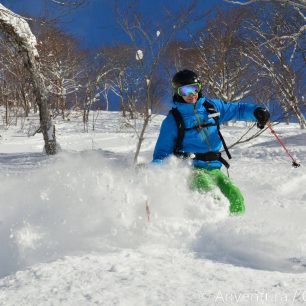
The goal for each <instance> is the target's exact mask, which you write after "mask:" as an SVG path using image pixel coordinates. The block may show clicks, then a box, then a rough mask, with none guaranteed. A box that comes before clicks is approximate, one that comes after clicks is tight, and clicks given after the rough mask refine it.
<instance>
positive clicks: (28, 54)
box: [0, 4, 57, 154]
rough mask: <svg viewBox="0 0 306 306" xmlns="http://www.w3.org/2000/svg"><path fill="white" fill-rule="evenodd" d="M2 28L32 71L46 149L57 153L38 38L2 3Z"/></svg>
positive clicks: (22, 20)
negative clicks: (37, 44) (41, 66)
mask: <svg viewBox="0 0 306 306" xmlns="http://www.w3.org/2000/svg"><path fill="white" fill-rule="evenodd" d="M0 29H1V30H2V31H3V32H4V34H5V35H6V36H7V37H8V39H9V40H10V41H11V42H12V43H14V44H15V45H16V47H17V48H18V50H19V52H20V54H21V56H22V57H23V61H24V65H25V67H26V69H27V70H28V71H29V73H30V77H31V82H32V84H33V91H34V95H35V97H36V103H37V105H38V108H39V115H40V127H41V131H42V133H43V137H44V141H45V151H46V153H47V154H55V153H56V151H57V146H56V138H55V126H54V125H53V124H52V121H51V118H50V115H49V110H48V93H47V89H46V87H45V84H44V81H43V77H42V74H41V72H40V67H39V63H38V52H37V49H36V38H35V36H34V35H33V34H32V32H31V30H30V27H29V25H28V23H27V22H26V21H25V20H24V19H23V18H22V17H20V16H18V15H16V14H15V13H13V12H12V11H10V10H8V9H7V8H6V7H4V6H3V5H2V4H0Z"/></svg>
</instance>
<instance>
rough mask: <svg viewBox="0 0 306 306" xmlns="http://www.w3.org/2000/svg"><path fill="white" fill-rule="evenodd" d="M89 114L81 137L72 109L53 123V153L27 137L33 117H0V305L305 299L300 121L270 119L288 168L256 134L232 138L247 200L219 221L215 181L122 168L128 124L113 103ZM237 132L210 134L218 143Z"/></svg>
mask: <svg viewBox="0 0 306 306" xmlns="http://www.w3.org/2000/svg"><path fill="white" fill-rule="evenodd" d="M92 115H93V116H94V117H95V118H96V117H97V114H93V113H92ZM97 118H98V119H97V121H96V122H95V130H94V131H92V130H91V125H89V132H88V133H85V132H83V130H84V127H83V125H82V122H81V120H82V117H81V116H80V117H78V116H76V114H75V113H72V114H71V116H70V121H67V120H65V121H64V120H62V119H57V122H56V132H57V140H58V142H59V144H60V145H61V148H62V151H61V152H60V153H59V154H57V155H55V156H45V155H44V154H43V153H42V150H43V139H42V135H41V134H36V135H35V136H31V137H29V136H28V135H30V134H31V131H32V129H36V127H37V124H38V118H37V116H35V115H31V116H30V118H29V119H28V120H26V121H25V122H23V124H22V125H18V126H16V127H15V126H11V127H9V129H5V128H4V127H3V126H2V127H1V126H0V135H1V137H0V148H1V152H0V179H1V185H0V194H1V198H0V245H1V248H0V305H5V306H8V305H14V306H15V305H131V306H132V305H133V306H135V305H248V306H249V305H305V304H306V289H305V277H306V245H305V241H306V227H305V215H306V207H305V203H306V189H305V186H306V171H305V166H304V165H305V161H306V132H305V131H303V130H300V129H299V128H298V126H297V125H294V124H292V125H289V126H286V125H282V124H281V125H277V126H275V130H276V132H277V133H278V134H279V135H280V137H281V139H282V140H283V141H284V142H285V144H286V145H287V146H288V148H289V150H290V152H291V153H292V154H293V155H294V156H295V157H296V158H297V159H298V160H299V161H300V162H301V167H300V168H293V167H291V162H290V160H289V159H288V157H287V156H286V154H285V152H284V151H283V149H282V148H281V147H280V146H279V144H278V143H277V142H276V140H275V138H274V136H273V135H272V134H271V133H270V132H269V131H265V132H264V133H263V134H262V135H261V136H260V137H259V138H256V139H254V140H252V141H251V142H248V143H245V144H241V145H239V146H235V147H234V148H232V150H231V153H232V155H233V160H232V161H231V168H230V176H231V178H232V179H233V180H234V181H235V182H236V184H237V185H238V186H239V187H240V189H241V190H242V192H243V193H244V195H245V199H246V207H247V211H246V214H245V215H243V216H238V217H233V216H229V215H228V202H227V200H226V199H225V198H224V197H223V195H222V194H221V193H220V192H219V191H218V190H214V191H212V192H209V193H206V194H201V193H198V192H191V191H190V190H189V189H188V188H187V180H188V176H189V174H190V167H189V165H188V163H185V162H180V161H177V160H175V159H170V160H169V161H168V162H167V163H166V164H165V165H164V166H162V167H161V166H156V165H150V166H149V167H147V168H141V167H139V168H137V169H135V168H134V167H133V166H132V160H133V153H134V151H135V148H136V142H137V137H136V136H135V134H134V130H133V128H132V127H129V126H128V125H127V124H126V122H125V121H124V120H123V119H122V118H121V117H120V116H119V114H118V113H116V112H101V113H100V114H99V116H98V117H97ZM162 119H163V116H156V115H154V116H153V117H152V121H151V122H150V126H149V128H148V132H147V134H146V139H145V141H144V144H143V147H142V151H141V155H140V162H142V163H147V162H149V161H150V160H151V158H152V151H153V149H154V145H155V141H156V137H157V135H158V129H159V125H160V123H161V120H162ZM92 120H93V119H92V118H91V119H90V121H89V122H93V121H92ZM132 126H133V124H132ZM136 126H137V125H136ZM245 129H246V127H245V124H244V123H240V124H236V125H230V126H228V127H223V129H222V132H223V135H224V137H225V138H226V141H227V143H228V144H230V143H232V142H234V141H235V140H236V139H238V138H239V137H240V135H241V134H243V133H244V132H245ZM147 203H148V205H149V209H150V222H148V218H147V211H146V204H147Z"/></svg>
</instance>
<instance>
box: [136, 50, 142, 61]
mask: <svg viewBox="0 0 306 306" xmlns="http://www.w3.org/2000/svg"><path fill="white" fill-rule="evenodd" d="M142 59H143V51H142V50H137V52H136V60H137V61H141V60H142Z"/></svg>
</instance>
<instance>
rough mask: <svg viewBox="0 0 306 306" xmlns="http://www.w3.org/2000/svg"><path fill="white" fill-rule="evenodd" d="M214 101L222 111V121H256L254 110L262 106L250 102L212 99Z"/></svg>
mask: <svg viewBox="0 0 306 306" xmlns="http://www.w3.org/2000/svg"><path fill="white" fill-rule="evenodd" d="M212 102H213V104H214V106H215V107H216V109H217V110H218V111H219V112H220V123H223V122H226V121H230V120H237V121H256V118H255V116H254V111H255V109H256V108H258V107H260V105H257V104H250V103H240V102H233V103H226V102H223V101H221V100H212Z"/></svg>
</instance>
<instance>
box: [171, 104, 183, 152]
mask: <svg viewBox="0 0 306 306" xmlns="http://www.w3.org/2000/svg"><path fill="white" fill-rule="evenodd" d="M169 114H172V115H173V117H174V120H175V122H176V126H177V138H176V143H175V147H174V150H173V153H174V154H176V153H177V152H178V151H179V150H180V149H181V147H182V143H183V139H184V136H185V124H184V120H183V117H182V114H181V113H180V112H179V110H178V109H177V108H172V109H171V110H170V112H169Z"/></svg>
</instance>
